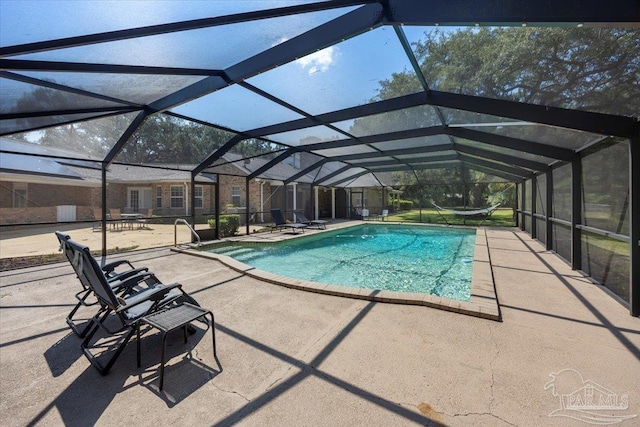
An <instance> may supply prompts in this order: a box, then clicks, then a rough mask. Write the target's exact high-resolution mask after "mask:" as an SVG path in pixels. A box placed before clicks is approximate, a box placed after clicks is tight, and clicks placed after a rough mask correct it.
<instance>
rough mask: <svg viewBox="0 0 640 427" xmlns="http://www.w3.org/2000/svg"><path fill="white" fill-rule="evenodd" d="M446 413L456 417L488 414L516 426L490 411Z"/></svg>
mask: <svg viewBox="0 0 640 427" xmlns="http://www.w3.org/2000/svg"><path fill="white" fill-rule="evenodd" d="M447 415H449V416H451V417H454V418H456V417H471V416H490V417H492V418H496V419H498V420H500V421H502V422H504V423H507V424H509V425H510V426H516V427H517V424H513V423H510V422H509V421H507V420H505V419H504V418H500V417H499V416H497V415H495V414H492V413H489V412H467V413H463V414H447Z"/></svg>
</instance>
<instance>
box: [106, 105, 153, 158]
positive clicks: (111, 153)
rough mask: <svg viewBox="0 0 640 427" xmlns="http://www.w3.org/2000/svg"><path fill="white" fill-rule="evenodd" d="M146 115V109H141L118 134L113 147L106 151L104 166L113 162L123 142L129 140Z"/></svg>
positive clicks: (123, 144) (122, 146)
mask: <svg viewBox="0 0 640 427" xmlns="http://www.w3.org/2000/svg"><path fill="white" fill-rule="evenodd" d="M147 116H148V113H147V112H146V111H141V112H140V113H138V115H137V116H136V118H135V119H133V121H132V122H131V123H130V124H129V126H128V127H127V129H126V130H125V131H124V132H123V134H122V135H120V138H119V139H118V141H117V142H116V143H115V144H114V145H113V147H111V150H110V151H109V153H107V155H106V156H105V158H104V160H103V164H104V166H105V167H106V166H108V165H110V164H111V162H113V160H114V159H115V158H116V157H117V156H118V154H120V151H122V149H123V148H124V146H125V144H126V143H127V142H128V141H129V138H131V135H133V134H134V132H135V131H136V130H138V128H139V127H140V126H141V125H142V123H144V121H145V120H146V118H147Z"/></svg>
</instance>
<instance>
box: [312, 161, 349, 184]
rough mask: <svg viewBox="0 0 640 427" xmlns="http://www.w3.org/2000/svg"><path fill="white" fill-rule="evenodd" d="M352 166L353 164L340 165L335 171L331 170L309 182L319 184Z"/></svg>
mask: <svg viewBox="0 0 640 427" xmlns="http://www.w3.org/2000/svg"><path fill="white" fill-rule="evenodd" d="M352 167H353V166H351V165H347V166H343V167H341V168H340V169H338V170H336V171H333V172H331V173H330V174H328V175H325V176H323V177H322V178H320V179H317V180H315V181H313V182H312V183H311V184H313V185H320V184H322V183H323V182H326V181H328V180H330V179H331V178H333V177H336V176H338V175H340V174H341V173H343V172H345V171H347V170H349V169H351V168H352Z"/></svg>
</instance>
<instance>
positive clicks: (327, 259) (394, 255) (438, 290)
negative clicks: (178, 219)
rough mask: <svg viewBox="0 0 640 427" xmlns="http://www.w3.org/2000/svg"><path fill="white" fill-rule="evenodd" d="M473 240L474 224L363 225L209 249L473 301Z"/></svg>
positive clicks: (346, 280)
mask: <svg viewBox="0 0 640 427" xmlns="http://www.w3.org/2000/svg"><path fill="white" fill-rule="evenodd" d="M475 240H476V232H475V230H470V229H454V228H442V227H425V226H415V225H414V226H411V225H396V224H364V225H359V226H355V227H349V228H345V229H341V230H335V231H330V232H325V233H321V234H317V235H314V236H306V237H301V238H298V239H293V240H289V241H286V242H282V243H278V244H266V245H247V244H241V243H235V244H233V245H230V246H223V247H218V248H214V249H210V250H209V251H210V252H214V253H217V254H222V255H227V256H230V257H232V258H234V259H236V260H238V261H240V262H242V263H244V264H247V265H250V266H252V267H255V268H258V269H260V270H264V271H268V272H271V273H275V274H279V275H282V276H287V277H293V278H299V279H305V280H310V281H313V282H321V283H328V284H336V285H344V286H351V287H360V288H366V289H379V290H390V291H400V292H417V293H426V294H430V295H437V296H443V297H447V298H451V299H456V300H460V301H469V299H470V296H471V275H472V270H473V254H474V246H475Z"/></svg>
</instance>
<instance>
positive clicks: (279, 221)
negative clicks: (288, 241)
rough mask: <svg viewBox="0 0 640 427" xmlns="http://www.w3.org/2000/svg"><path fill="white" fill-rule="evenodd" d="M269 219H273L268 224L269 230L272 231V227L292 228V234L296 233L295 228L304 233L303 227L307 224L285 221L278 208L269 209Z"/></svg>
mask: <svg viewBox="0 0 640 427" xmlns="http://www.w3.org/2000/svg"><path fill="white" fill-rule="evenodd" d="M271 220H272V221H273V224H272V225H269V226H268V227H270V228H271V232H273V229H278V230H280V231H282V230H284V229H286V228H290V229H291V230H293V233H294V234H297V230H301V231H302V232H303V233H304V229H305V228H307V227H308V225H307V224H301V223H299V222H289V223H287V221H286V220H285V219H284V215H282V211H281V210H280V209H271Z"/></svg>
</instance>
